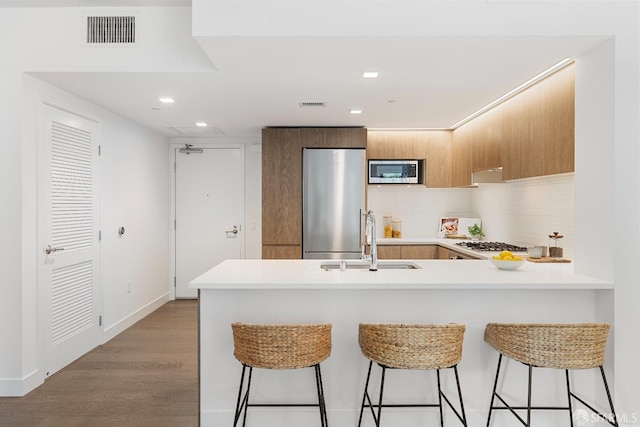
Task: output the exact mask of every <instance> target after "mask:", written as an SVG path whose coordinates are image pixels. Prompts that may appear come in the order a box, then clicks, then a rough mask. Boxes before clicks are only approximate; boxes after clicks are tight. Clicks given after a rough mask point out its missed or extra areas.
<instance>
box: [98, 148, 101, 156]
mask: <svg viewBox="0 0 640 427" xmlns="http://www.w3.org/2000/svg"><path fill="white" fill-rule="evenodd" d="M98 156H102V145H98Z"/></svg>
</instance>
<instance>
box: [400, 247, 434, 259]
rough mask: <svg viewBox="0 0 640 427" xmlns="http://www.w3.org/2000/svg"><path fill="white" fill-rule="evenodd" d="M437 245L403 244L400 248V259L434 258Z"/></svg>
mask: <svg viewBox="0 0 640 427" xmlns="http://www.w3.org/2000/svg"><path fill="white" fill-rule="evenodd" d="M437 249H438V245H403V246H402V247H401V248H400V257H401V258H402V259H436V252H437Z"/></svg>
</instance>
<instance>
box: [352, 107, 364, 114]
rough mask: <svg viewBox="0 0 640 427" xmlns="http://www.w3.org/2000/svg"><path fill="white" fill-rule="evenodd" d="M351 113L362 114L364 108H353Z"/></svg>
mask: <svg viewBox="0 0 640 427" xmlns="http://www.w3.org/2000/svg"><path fill="white" fill-rule="evenodd" d="M350 113H351V114H362V110H356V109H354V108H352V109H351V111H350Z"/></svg>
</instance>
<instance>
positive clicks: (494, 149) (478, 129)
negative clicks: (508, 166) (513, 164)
mask: <svg viewBox="0 0 640 427" xmlns="http://www.w3.org/2000/svg"><path fill="white" fill-rule="evenodd" d="M464 126H471V128H472V129H471V172H480V171H486V170H489V169H494V168H499V167H501V166H502V143H503V141H504V140H503V138H502V114H501V112H500V110H497V109H492V110H489V111H487V112H486V113H484V114H483V115H481V116H480V117H477V118H476V119H475V120H472V121H471V122H469V123H467V124H466V125H464Z"/></svg>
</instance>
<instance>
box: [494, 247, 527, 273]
mask: <svg viewBox="0 0 640 427" xmlns="http://www.w3.org/2000/svg"><path fill="white" fill-rule="evenodd" d="M489 261H491V263H492V264H493V265H495V266H496V267H498V268H499V269H500V270H515V269H516V268H519V267H521V266H522V264H524V259H522V258H520V257H519V256H516V255H514V254H512V253H511V252H509V251H502V252H500V253H499V254H498V255H494V256H492V257H491V258H489Z"/></svg>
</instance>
